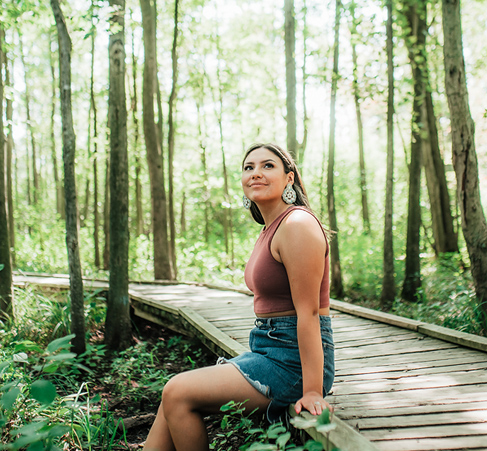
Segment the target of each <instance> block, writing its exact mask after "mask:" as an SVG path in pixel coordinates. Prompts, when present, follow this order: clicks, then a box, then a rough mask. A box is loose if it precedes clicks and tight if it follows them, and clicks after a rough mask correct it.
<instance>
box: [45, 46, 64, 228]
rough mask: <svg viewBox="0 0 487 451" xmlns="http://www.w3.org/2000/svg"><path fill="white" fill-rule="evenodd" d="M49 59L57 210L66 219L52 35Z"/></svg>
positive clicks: (52, 150)
mask: <svg viewBox="0 0 487 451" xmlns="http://www.w3.org/2000/svg"><path fill="white" fill-rule="evenodd" d="M49 61H50V66H51V78H52V84H51V85H52V96H51V130H50V131H51V158H52V171H53V174H54V185H55V187H56V212H57V214H58V215H59V216H61V219H63V220H64V219H66V211H65V209H64V193H63V184H62V183H61V180H60V179H59V171H58V164H57V152H56V130H55V117H56V100H57V97H56V70H55V68H54V60H53V55H52V50H51V36H49Z"/></svg>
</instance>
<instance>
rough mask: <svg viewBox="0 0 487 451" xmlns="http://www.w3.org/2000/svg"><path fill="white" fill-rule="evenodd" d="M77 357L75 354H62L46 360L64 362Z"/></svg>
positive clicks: (51, 356)
mask: <svg viewBox="0 0 487 451" xmlns="http://www.w3.org/2000/svg"><path fill="white" fill-rule="evenodd" d="M75 357H76V354H75V353H74V352H61V353H60V354H56V355H50V356H49V357H47V358H46V360H48V361H53V360H55V361H58V360H60V361H64V360H69V359H74V358H75Z"/></svg>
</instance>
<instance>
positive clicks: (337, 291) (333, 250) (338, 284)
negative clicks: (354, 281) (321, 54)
mask: <svg viewBox="0 0 487 451" xmlns="http://www.w3.org/2000/svg"><path fill="white" fill-rule="evenodd" d="M335 5H336V6H335V31H334V33H335V40H334V44H333V75H332V81H331V98H330V138H329V142H328V149H329V153H328V177H327V202H328V217H329V223H330V228H331V230H334V231H336V232H338V224H337V216H336V210H335V192H334V184H335V181H334V180H335V177H334V173H335V128H336V112H335V109H336V96H337V88H338V55H339V51H338V50H339V37H340V16H341V8H342V4H341V1H340V0H336V3H335ZM330 254H331V256H330V263H331V285H330V291H331V293H332V294H333V295H334V296H336V297H338V298H341V297H343V295H344V289H343V282H342V270H341V267H340V251H339V246H338V234H337V236H335V237H334V238H333V239H332V240H331V241H330Z"/></svg>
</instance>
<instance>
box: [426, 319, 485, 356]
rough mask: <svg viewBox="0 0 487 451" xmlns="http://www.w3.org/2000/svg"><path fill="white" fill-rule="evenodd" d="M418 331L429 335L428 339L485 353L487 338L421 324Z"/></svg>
mask: <svg viewBox="0 0 487 451" xmlns="http://www.w3.org/2000/svg"><path fill="white" fill-rule="evenodd" d="M418 331H419V332H421V333H423V334H425V335H429V336H430V337H434V338H439V339H440V340H445V341H450V342H451V343H456V344H458V345H461V346H467V347H469V348H474V349H478V350H479V351H483V352H487V338H486V337H479V336H478V335H473V334H467V333H465V332H460V331H458V330H452V329H447V328H446V327H441V326H436V325H434V324H426V323H422V324H420V325H419V328H418Z"/></svg>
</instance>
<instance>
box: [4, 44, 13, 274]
mask: <svg viewBox="0 0 487 451" xmlns="http://www.w3.org/2000/svg"><path fill="white" fill-rule="evenodd" d="M4 58H5V85H6V86H8V87H11V82H10V69H9V59H8V57H7V54H4ZM6 110H7V111H6V118H7V148H6V152H7V211H8V212H9V214H8V232H9V237H10V257H11V261H12V267H15V223H14V196H13V177H12V154H13V150H14V135H13V102H12V96H7V98H6Z"/></svg>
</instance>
